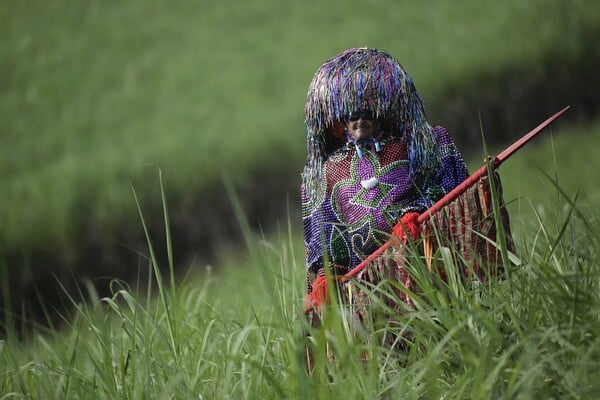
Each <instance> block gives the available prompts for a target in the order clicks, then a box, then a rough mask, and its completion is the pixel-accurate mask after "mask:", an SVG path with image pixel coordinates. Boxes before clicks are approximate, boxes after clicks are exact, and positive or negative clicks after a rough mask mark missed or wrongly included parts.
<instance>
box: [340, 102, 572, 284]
mask: <svg viewBox="0 0 600 400" xmlns="http://www.w3.org/2000/svg"><path fill="white" fill-rule="evenodd" d="M568 109H569V107H568V106H567V107H565V108H563V109H562V110H560V111H559V112H557V113H556V114H554V115H552V116H551V117H549V118H548V119H547V120H545V121H544V122H542V123H541V124H539V125H538V126H536V127H535V128H534V129H532V130H531V131H529V132H528V133H527V134H525V135H524V136H523V137H521V138H520V139H519V140H517V141H516V142H514V143H513V144H511V145H510V146H508V147H507V148H506V149H505V150H504V151H502V152H501V153H500V154H498V155H497V156H496V157H494V158H492V159H491V160H489V166H490V168H491V169H492V170H495V169H496V168H498V167H499V166H500V164H502V163H503V162H504V161H506V160H507V159H508V158H509V157H510V156H511V155H513V154H514V153H515V152H517V150H519V149H520V148H521V147H523V146H524V145H525V144H527V143H528V142H529V141H530V140H531V139H533V137H534V136H535V135H537V134H538V133H540V132H541V131H543V130H544V129H545V128H547V127H548V126H549V125H550V124H551V123H552V122H554V121H555V120H556V119H557V118H558V117H560V116H561V115H562V114H563V113H564V112H565V111H567V110H568ZM487 173H488V163H486V164H485V165H483V166H482V167H481V168H479V169H478V170H477V171H475V172H474V173H473V174H471V175H470V176H469V177H468V178H467V179H465V180H464V181H463V182H462V183H461V184H460V185H458V186H457V187H455V188H454V189H452V190H451V191H450V192H448V193H447V194H446V195H445V196H444V197H442V198H441V199H440V200H438V201H437V202H436V203H435V204H434V205H432V206H431V207H430V208H429V209H428V210H426V211H425V212H423V213H422V214H421V215H419V217H418V218H417V223H418V224H421V223H423V222H425V221H427V220H428V219H429V218H430V217H431V216H432V215H434V214H435V213H436V212H438V211H440V210H441V209H442V208H444V207H446V206H447V205H448V204H449V203H450V202H451V201H453V200H454V199H456V198H457V197H458V196H460V194H461V193H463V192H464V191H465V190H467V189H468V188H469V187H471V186H472V185H473V184H474V183H476V182H477V181H479V179H481V178H482V177H483V176H484V175H486V174H487ZM400 242H401V241H400V238H398V237H395V236H394V235H392V237H391V238H390V239H389V240H388V241H387V242H385V243H384V244H383V245H382V246H381V247H379V248H378V249H377V250H375V251H374V252H373V253H371V255H369V256H368V257H367V258H366V259H364V260H363V261H362V262H361V263H360V264H358V265H357V266H356V267H354V268H353V269H351V270H350V271H349V272H348V273H346V274H345V275H344V276H343V277H342V281H346V280H348V279H349V278H351V277H353V276H355V275H356V274H358V273H359V272H360V271H362V270H363V269H364V268H365V267H366V266H367V265H369V263H371V262H372V261H373V260H375V259H376V258H377V257H379V256H380V255H381V254H383V252H385V251H386V250H387V249H388V248H389V247H390V246H392V245H394V244H396V245H397V244H399V243H400Z"/></svg>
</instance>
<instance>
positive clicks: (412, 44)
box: [0, 0, 598, 261]
mask: <svg viewBox="0 0 600 400" xmlns="http://www.w3.org/2000/svg"><path fill="white" fill-rule="evenodd" d="M597 8H598V7H597V5H596V2H592V1H588V2H586V1H581V2H575V3H572V2H566V1H554V2H551V3H550V4H548V2H546V1H530V2H527V3H526V4H524V3H523V2H519V1H510V2H503V3H482V2H480V1H468V2H462V3H461V5H460V7H458V6H456V5H453V4H451V3H448V2H444V1H434V2H427V3H423V4H419V5H416V4H413V3H411V2H404V3H398V2H396V1H383V0H382V1H377V2H374V3H372V4H371V5H369V7H365V6H364V3H362V2H359V1H349V2H348V1H331V2H326V3H323V2H304V3H298V4H296V3H289V4H288V3H282V2H278V1H273V0H256V1H252V2H244V3H243V4H242V3H239V4H238V3H236V2H208V1H202V2H197V1H177V2H174V3H170V4H169V5H165V4H164V3H162V2H158V1H146V2H143V3H138V2H133V1H125V2H116V1H108V2H107V1H87V2H75V3H73V2H66V1H55V2H41V1H38V2H35V4H31V3H29V4H27V5H25V4H22V3H21V2H17V1H12V2H9V3H8V4H6V5H5V7H3V8H2V10H0V27H1V28H0V37H2V42H3V46H2V48H1V49H0V71H1V76H2V78H1V81H0V82H1V87H2V95H1V96H0V119H1V120H2V124H1V126H0V178H1V180H2V185H1V186H0V198H2V204H3V206H2V207H1V208H0V243H2V245H3V247H4V248H5V251H6V252H9V253H13V254H22V256H21V258H23V259H27V257H28V256H29V255H30V253H31V252H33V251H35V249H37V248H39V247H43V248H44V249H47V250H48V249H50V250H51V249H58V250H60V251H64V252H68V251H69V250H70V249H71V250H72V249H73V248H75V247H77V246H78V244H77V243H76V241H77V238H81V237H82V236H85V235H88V236H93V234H89V233H86V232H87V230H92V231H99V232H101V233H100V236H102V235H106V236H109V237H111V239H110V240H116V241H118V240H119V239H120V238H119V237H117V236H118V234H117V233H116V232H119V231H121V232H123V231H124V230H125V229H126V227H127V226H131V224H130V222H129V221H131V220H132V216H134V215H135V205H134V204H133V202H132V201H131V196H130V191H129V180H133V181H134V182H135V184H136V187H137V188H138V191H139V192H140V195H141V197H142V198H149V199H152V198H153V196H154V193H153V192H152V190H153V188H154V187H155V180H154V179H153V178H149V177H148V175H149V174H148V173H147V172H146V171H147V169H146V168H145V166H146V165H148V164H150V165H155V166H158V167H159V168H161V169H162V170H163V171H164V173H165V176H166V177H167V180H166V182H167V184H168V189H169V194H170V196H172V197H173V198H174V199H175V200H176V201H177V204H179V205H181V206H182V207H184V206H185V204H190V203H191V201H190V200H189V199H190V197H191V198H192V199H202V197H203V195H204V194H205V193H206V192H207V191H210V188H214V187H215V186H218V185H219V183H220V181H221V175H222V174H223V173H224V172H226V173H228V174H230V175H231V176H233V177H235V179H236V181H237V182H239V183H240V184H241V185H254V184H256V180H255V179H256V178H254V176H253V174H254V173H255V171H256V168H259V167H260V166H261V165H269V164H271V165H274V166H276V167H277V168H280V169H281V170H282V173H281V174H282V176H284V177H285V178H283V179H285V180H286V181H287V180H288V177H293V176H297V171H300V170H301V167H302V162H303V157H304V146H305V144H304V128H303V122H302V109H303V103H304V101H305V93H306V89H307V86H308V82H309V81H310V79H311V77H312V74H313V73H314V71H315V69H316V68H317V67H318V66H319V65H320V64H321V63H323V62H324V61H325V60H326V59H327V58H329V57H331V56H332V55H334V54H336V53H337V52H339V51H341V50H343V49H345V48H348V47H353V46H374V47H381V48H385V49H387V50H389V51H390V52H391V53H392V54H394V55H395V56H397V57H398V58H399V59H400V60H401V61H402V62H403V63H404V64H405V66H406V68H407V69H408V71H409V72H410V73H411V74H412V75H413V76H414V78H415V81H416V82H417V85H418V87H419V88H420V89H421V91H422V92H423V94H424V96H425V98H426V99H427V100H430V99H431V102H435V101H436V99H435V95H436V93H438V92H439V91H440V90H442V89H443V88H444V87H445V84H446V82H457V81H458V82H460V81H461V80H468V79H469V77H470V76H472V75H473V74H476V73H478V71H486V70H490V69H497V68H501V66H502V65H512V64H514V63H518V64H519V65H520V64H524V65H535V64H536V61H537V60H538V59H539V57H541V55H543V54H545V53H546V52H547V51H548V50H549V49H555V48H560V49H563V50H565V51H567V53H569V52H570V51H572V52H574V53H576V52H577V49H579V46H580V44H581V42H582V41H584V40H585V39H586V37H585V32H586V30H587V29H590V28H591V27H594V26H596V25H595V24H596V23H597V12H595V11H597ZM523 37H527V38H528V40H521V39H522V38H523ZM490 49H493V51H490ZM439 101H440V102H442V101H443V99H440V100H439ZM274 152H278V153H280V154H281V155H280V156H279V158H277V156H274V155H273V153H274ZM281 160H284V161H281ZM210 200H211V201H213V200H215V199H213V198H210ZM149 201H150V200H149ZM156 206H157V207H158V205H156ZM90 227H92V228H90ZM86 229H87V230H86ZM67 258H68V257H67ZM63 261H64V260H63Z"/></svg>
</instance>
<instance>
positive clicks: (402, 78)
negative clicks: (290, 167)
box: [302, 48, 468, 275]
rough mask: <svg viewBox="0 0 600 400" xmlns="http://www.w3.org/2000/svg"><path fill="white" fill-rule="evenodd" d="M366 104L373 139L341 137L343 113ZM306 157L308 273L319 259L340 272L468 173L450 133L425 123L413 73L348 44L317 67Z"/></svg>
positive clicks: (317, 265) (309, 104) (304, 192)
mask: <svg viewBox="0 0 600 400" xmlns="http://www.w3.org/2000/svg"><path fill="white" fill-rule="evenodd" d="M357 110H369V111H371V112H373V114H374V116H375V118H377V119H378V120H379V121H382V126H383V127H384V130H383V132H382V133H381V135H380V136H378V138H377V140H372V139H371V140H369V141H366V142H362V141H361V142H352V141H348V139H347V138H346V135H345V134H344V132H343V123H342V121H343V120H344V118H345V116H347V115H349V114H350V113H352V112H354V111H357ZM305 117H306V119H305V122H306V126H307V147H308V157H307V162H306V165H305V168H304V172H303V175H302V214H303V224H304V242H305V246H306V263H307V269H308V272H309V273H311V275H312V274H315V273H317V272H318V271H319V269H320V268H322V267H323V263H324V262H325V260H328V261H330V262H331V263H333V265H335V266H336V268H339V269H338V272H339V273H345V272H347V271H348V270H350V269H351V268H353V267H354V266H356V265H357V264H359V263H360V261H362V260H363V259H364V258H366V257H367V256H368V255H369V254H370V253H372V252H373V251H375V250H376V249H377V248H378V247H379V246H381V244H383V243H384V242H385V241H386V240H387V239H388V238H389V232H390V231H391V229H392V227H393V226H394V225H395V224H396V222H397V221H398V220H399V219H400V217H402V215H404V214H405V213H407V212H423V211H425V210H426V209H427V208H429V207H430V206H431V205H432V204H433V203H434V202H435V201H437V200H438V199H440V198H441V197H442V196H443V195H444V194H446V193H447V192H449V191H450V190H452V189H453V188H454V187H455V186H457V185H458V184H459V183H460V182H462V181H463V180H464V179H466V177H467V176H468V173H467V168H466V166H465V163H464V161H463V159H462V157H461V156H460V154H459V152H458V150H457V149H456V147H455V145H454V142H453V141H452V138H451V136H450V135H449V133H448V132H447V131H446V129H444V128H442V127H435V128H434V127H431V126H430V125H429V124H428V123H427V120H426V118H425V111H424V107H423V102H422V100H421V98H420V96H419V94H418V93H417V91H416V89H415V87H414V85H413V82H412V79H411V78H410V76H408V75H407V74H406V72H405V71H404V70H403V68H402V67H401V65H400V64H399V63H398V62H397V61H396V60H395V59H394V58H393V57H391V56H390V55H389V54H387V53H385V52H383V51H380V50H375V49H366V48H360V49H350V50H346V51H345V52H343V53H341V54H339V55H337V56H335V57H334V58H332V59H331V60H329V61H327V62H326V63H325V64H323V66H321V67H320V68H319V69H318V70H317V72H316V74H315V76H314V78H313V80H312V82H311V84H310V88H309V92H308V98H307V102H306V108H305Z"/></svg>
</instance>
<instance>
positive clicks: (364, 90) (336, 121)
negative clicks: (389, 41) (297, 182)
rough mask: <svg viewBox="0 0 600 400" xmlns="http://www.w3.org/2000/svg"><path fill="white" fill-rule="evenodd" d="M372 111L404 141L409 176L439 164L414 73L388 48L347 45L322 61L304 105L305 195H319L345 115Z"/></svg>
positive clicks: (427, 170) (426, 171)
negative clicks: (407, 156)
mask: <svg viewBox="0 0 600 400" xmlns="http://www.w3.org/2000/svg"><path fill="white" fill-rule="evenodd" d="M358 110H370V111H372V112H373V113H374V114H375V116H376V117H377V118H378V119H382V120H384V121H385V123H386V125H387V126H388V128H389V130H390V132H389V133H388V134H389V135H392V136H396V137H398V138H401V139H403V140H405V141H406V143H407V145H408V149H409V160H410V171H411V172H410V173H411V177H412V178H413V179H416V177H417V176H419V175H420V174H428V172H431V171H434V170H435V169H436V168H437V167H438V160H437V159H436V156H435V138H434V136H433V129H432V128H431V126H430V125H429V124H428V123H427V120H426V118H425V108H424V106H423V100H422V99H421V97H420V96H419V94H418V93H417V90H416V89H415V86H414V84H413V80H412V78H411V77H410V76H409V75H408V74H407V73H406V72H405V71H404V69H403V68H402V66H401V65H400V63H399V62H398V61H397V60H396V59H394V58H393V57H392V56H391V55H389V54H388V53H386V52H384V51H381V50H377V49H369V48H355V49H349V50H346V51H344V52H342V53H340V54H338V55H337V56H335V57H333V58H332V59H330V60H329V61H327V62H326V63H325V64H323V65H322V66H321V67H320V68H319V69H318V70H317V72H316V73H315V76H314V77H313V80H312V82H311V83H310V86H309V90H308V96H307V99H306V106H305V109H304V115H305V123H306V127H307V149H308V158H307V161H306V166H305V168H304V173H303V176H302V180H303V183H304V185H305V190H306V195H307V196H308V197H309V198H311V197H313V196H317V197H320V196H319V195H320V194H322V193H320V192H321V190H322V189H320V187H321V184H322V182H321V179H322V174H323V165H324V161H325V159H326V158H327V156H328V155H329V152H330V151H331V148H330V147H331V146H329V145H328V140H330V139H331V138H332V136H336V132H335V131H336V129H339V127H340V126H341V125H340V122H341V121H343V120H344V118H345V116H347V115H349V114H351V113H352V112H354V111H358Z"/></svg>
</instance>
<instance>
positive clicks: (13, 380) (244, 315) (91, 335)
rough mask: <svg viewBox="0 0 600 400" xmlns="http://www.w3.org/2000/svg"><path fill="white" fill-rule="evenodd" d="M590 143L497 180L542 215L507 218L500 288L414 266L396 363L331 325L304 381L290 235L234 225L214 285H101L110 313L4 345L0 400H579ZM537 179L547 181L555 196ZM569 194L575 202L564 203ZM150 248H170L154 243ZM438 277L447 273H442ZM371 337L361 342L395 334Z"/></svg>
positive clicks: (584, 392)
mask: <svg viewBox="0 0 600 400" xmlns="http://www.w3.org/2000/svg"><path fill="white" fill-rule="evenodd" d="M598 132H600V130H599V129H598V127H597V126H595V127H594V126H591V127H589V129H583V130H581V131H571V132H569V133H568V136H567V135H561V136H560V137H557V138H555V139H554V140H552V141H550V138H549V137H546V138H545V140H543V139H542V140H540V138H538V145H537V146H528V147H526V148H525V149H523V150H522V151H521V152H520V153H519V155H518V156H515V157H514V158H513V159H511V160H510V161H508V162H507V163H506V164H505V165H503V166H502V170H501V172H502V177H503V181H504V186H505V194H506V196H507V200H512V199H513V198H514V197H513V196H514V194H515V192H518V195H519V196H522V197H530V196H531V197H530V199H529V200H530V201H531V205H532V209H531V210H530V212H531V215H534V216H535V215H536V214H537V215H540V216H541V215H543V213H542V212H540V209H542V208H545V209H546V210H549V211H548V212H550V215H549V217H548V218H540V219H535V220H533V221H531V220H528V221H526V222H527V223H522V221H523V220H525V219H526V218H525V216H524V214H523V213H524V209H525V208H526V206H522V208H521V209H519V208H517V209H516V210H514V211H513V212H512V217H513V227H514V228H515V234H516V235H515V236H516V238H517V245H518V249H519V251H518V253H519V258H520V264H521V265H520V266H519V267H518V268H514V269H512V270H511V272H510V274H508V275H507V276H506V277H505V279H504V280H501V281H498V280H493V281H491V282H490V283H489V284H488V285H480V286H478V287H475V288H467V287H465V286H464V285H462V284H461V283H460V282H459V281H452V280H450V281H449V283H448V284H444V283H443V282H439V281H436V278H435V276H431V275H429V274H424V273H423V271H424V269H423V268H422V265H420V264H419V262H418V261H414V263H413V264H411V268H412V269H411V271H412V273H413V275H414V277H415V279H416V280H417V282H418V283H419V287H420V291H419V292H417V293H414V294H412V296H413V300H414V301H415V308H414V309H411V310H406V312H405V313H404V314H403V315H402V316H401V317H400V322H401V323H402V327H404V328H406V329H408V330H410V332H411V335H412V338H413V340H414V344H413V345H412V346H410V347H409V348H408V349H407V350H406V351H403V352H396V351H389V350H388V349H386V348H385V347H382V346H379V345H377V343H376V342H375V340H372V342H370V343H367V344H365V343H363V342H360V341H357V340H356V339H355V338H354V337H353V336H351V335H350V336H349V335H347V334H346V331H345V330H344V326H343V319H342V318H341V316H340V314H339V313H338V312H336V310H335V309H334V310H332V311H331V312H330V313H328V315H327V318H326V320H325V326H326V328H327V330H324V331H314V332H312V333H313V338H314V341H315V344H316V346H317V349H320V350H321V351H320V352H318V354H321V356H318V357H317V364H316V369H315V371H314V374H313V376H311V377H309V376H308V375H307V374H306V372H305V370H304V367H303V362H302V351H303V349H304V344H305V339H303V336H302V334H301V333H302V330H303V329H305V328H306V327H304V326H303V325H302V323H301V319H300V318H299V311H300V309H301V304H302V291H303V278H304V275H303V270H304V268H303V262H302V258H303V254H302V249H301V246H300V244H299V241H298V239H297V234H298V233H299V232H296V227H295V225H294V224H291V223H290V224H289V225H288V226H287V227H282V231H281V233H280V234H279V235H276V236H274V237H273V238H271V239H269V240H265V239H264V238H262V237H261V236H257V235H255V234H253V233H252V232H251V231H250V230H249V229H248V228H247V223H246V221H244V220H243V218H242V220H241V227H242V231H243V232H244V234H245V237H246V243H247V245H248V246H247V249H246V250H245V251H239V250H238V251H236V252H235V253H233V252H229V253H227V254H228V255H225V256H224V257H223V258H222V259H221V261H220V262H219V264H218V267H219V268H218V270H219V273H218V274H215V273H214V272H213V270H212V269H211V268H209V269H207V270H206V271H204V272H198V270H196V271H197V272H196V273H195V274H193V273H191V274H190V276H188V278H187V279H185V280H184V281H183V282H182V283H181V284H179V285H177V286H176V287H174V286H167V285H166V283H164V282H163V281H162V280H161V279H160V272H159V271H160V269H157V268H154V267H156V265H154V263H153V262H151V261H152V260H150V261H149V263H148V268H153V270H154V273H155V278H157V280H158V282H157V283H158V287H159V293H160V296H158V297H155V295H156V294H157V293H155V292H154V293H153V292H151V291H148V292H146V293H143V292H142V293H139V292H138V291H136V288H128V287H127V285H125V284H120V283H119V282H115V283H114V295H113V296H112V297H107V298H103V299H100V298H97V297H96V298H93V301H91V302H89V303H87V304H78V305H77V309H76V310H75V311H74V312H73V315H72V316H69V317H68V318H66V319H67V321H68V325H67V326H65V327H62V328H61V329H55V330H48V329H45V328H42V327H38V328H35V329H33V331H32V336H31V337H30V338H29V339H28V340H27V341H26V342H25V343H23V342H19V341H17V340H16V339H15V338H14V337H12V336H10V335H9V337H8V338H7V339H6V340H3V341H0V393H3V394H4V398H21V397H27V396H30V397H32V398H94V399H97V398H124V399H143V398H156V399H161V398H182V399H186V398H190V399H191V398H250V399H254V398H256V399H259V398H260V399H263V398H323V399H325V398H381V397H384V398H385V397H387V398H403V399H404V398H407V399H422V398H432V399H438V398H442V397H443V398H448V399H450V398H451V399H463V398H472V399H487V398H499V399H501V398H504V399H514V398H524V399H548V398H581V399H588V398H595V397H596V396H597V395H598V393H600V383H599V382H598V379H597V377H598V373H599V372H600V362H599V361H598V360H599V359H600V336H599V333H600V318H599V315H598V309H599V307H600V287H599V282H600V281H599V279H598V278H599V277H600V269H599V266H600V259H599V256H600V230H599V229H598V224H596V223H593V222H594V221H597V220H598V212H597V210H596V209H594V208H593V206H594V204H596V203H595V199H596V198H597V195H598V190H597V188H598V187H599V186H598V185H597V179H598V178H597V177H596V176H595V175H594V174H593V171H594V170H595V166H594V163H593V162H594V161H593V160H594V159H592V160H590V163H589V165H588V166H587V167H586V168H584V167H583V166H581V163H572V164H571V163H569V160H571V158H572V152H578V154H580V155H583V154H585V152H586V151H592V150H588V149H587V148H588V147H590V143H597V141H596V139H597V137H598V136H597V135H598ZM574 139H576V140H574ZM551 145H553V146H554V151H552V146H551ZM536 147H537V148H536ZM532 164H533V165H539V166H540V167H541V170H539V169H536V168H532V167H531V165H532ZM596 164H597V161H596ZM587 168H589V171H591V172H588V169H587ZM544 174H548V175H550V177H553V179H554V180H555V181H556V180H557V179H556V177H558V184H557V185H554V184H553V183H552V180H548V179H547V178H545V177H544ZM538 178H539V179H538ZM583 178H589V179H588V180H586V181H584V180H582V179H583ZM561 182H564V185H563V184H561ZM526 183H527V187H522V185H525V184H526ZM530 183H532V184H531V185H530ZM533 183H537V184H538V185H539V186H535V185H534V184H533ZM584 184H585V185H584ZM573 185H574V186H573ZM579 185H581V186H582V187H584V188H585V189H586V191H585V193H582V195H580V196H579V198H578V200H577V201H574V200H573V199H574V198H575V197H576V196H575V193H574V191H573V188H574V187H577V186H579ZM521 201H522V202H523V201H525V199H523V200H521ZM234 204H235V203H234ZM513 205H516V203H514V202H513ZM235 208H236V211H237V213H238V214H239V215H242V214H241V213H242V210H241V208H239V206H237V205H236V207H235ZM165 245H166V246H169V245H170V243H169V242H168V241H167V243H155V246H165ZM442 265H443V266H444V267H446V268H447V269H448V270H452V268H453V265H452V262H448V261H442ZM82 290H86V289H82ZM90 290H92V294H93V289H90ZM136 293H137V294H136ZM92 297H93V296H92ZM374 307H375V309H378V306H377V305H375V306H374ZM381 311H382V312H383V311H385V310H381ZM384 322H385V321H384ZM378 329H379V330H378V331H377V332H376V333H377V334H376V335H373V338H376V337H378V336H380V335H385V334H391V333H393V332H395V330H397V329H398V328H397V327H394V326H388V325H386V324H384V325H383V327H381V326H379V328H378ZM325 344H327V345H328V346H329V347H330V349H332V350H333V351H334V352H335V354H336V356H337V360H338V366H337V367H336V368H332V365H331V364H330V363H328V362H327V361H326V360H325V358H324V357H323V356H322V354H323V353H322V350H323V348H324V346H325ZM362 352H368V353H369V354H370V355H371V357H370V359H369V361H368V362H367V363H366V364H361V363H360V362H357V359H358V357H360V354H362Z"/></svg>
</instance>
